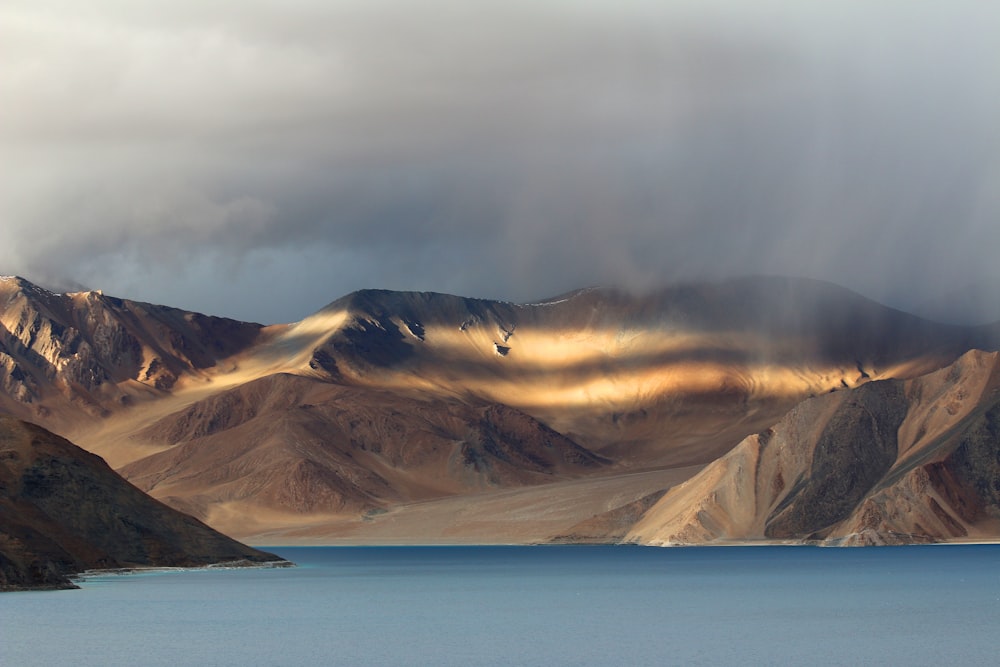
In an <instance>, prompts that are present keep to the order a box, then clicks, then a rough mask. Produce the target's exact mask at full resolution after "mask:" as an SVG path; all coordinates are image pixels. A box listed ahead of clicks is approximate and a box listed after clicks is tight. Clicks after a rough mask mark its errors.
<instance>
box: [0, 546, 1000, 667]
mask: <svg viewBox="0 0 1000 667" xmlns="http://www.w3.org/2000/svg"><path fill="white" fill-rule="evenodd" d="M271 550H272V551H276V552H277V553H279V554H281V555H282V556H284V557H286V558H289V559H291V560H293V561H295V562H296V563H298V564H299V567H297V568H293V569H275V570H226V571H210V570H209V571H188V572H172V573H157V574H142V575H130V576H101V577H96V578H91V579H88V580H86V581H85V582H83V584H82V585H83V590H79V591H59V592H38V593H7V594H3V595H0V664H3V665H55V664H74V665H102V666H105V665H171V666H174V665H303V664H322V665H547V666H548V665H662V664H704V665H716V664H731V665H735V664H760V665H766V664H774V665H777V664H793V663H798V664H805V663H810V664H830V665H860V664H878V663H881V664H909V665H941V664H964V665H975V664H983V665H986V664H996V663H997V661H998V660H1000V653H998V650H1000V546H948V547H897V548H877V549H876V548H869V549H819V548H810V547H747V548H741V547H728V548H704V547H702V548H686V549H679V548H674V549H656V548H641V547H579V546H558V547H412V548H411V547H380V548H360V547H359V548H349V547H348V548H278V549H273V548H272V549H271Z"/></svg>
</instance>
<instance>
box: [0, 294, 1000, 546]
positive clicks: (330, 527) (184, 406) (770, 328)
mask: <svg viewBox="0 0 1000 667" xmlns="http://www.w3.org/2000/svg"><path fill="white" fill-rule="evenodd" d="M998 349H1000V324H993V325H985V326H976V327H963V326H957V325H946V324H939V323H935V322H931V321H927V320H924V319H921V318H918V317H915V316H912V315H909V314H906V313H903V312H900V311H897V310H893V309H891V308H887V307H885V306H882V305H879V304H877V303H874V302H872V301H870V300H868V299H865V298H863V297H861V296H860V295H857V294H855V293H853V292H850V291H848V290H845V289H842V288H839V287H837V286H834V285H831V284H828V283H822V282H817V281H812V280H805V279H790V278H773V277H768V278H765V277H758V278H745V279H734V280H728V281H724V282H718V283H700V284H688V285H678V286H673V287H669V288H665V289H662V290H659V291H656V292H653V293H647V294H642V295H635V294H631V293H628V292H624V291H619V290H613V289H586V290H580V291H577V292H573V293H570V294H566V295H563V296H560V297H557V298H553V299H548V300H545V301H542V302H538V303H533V304H512V303H506V302H498V301H488V300H481V299H471V298H464V297H457V296H450V295H444V294H435V293H411V292H390V291H381V290H365V291H361V292H356V293H353V294H350V295H348V296H345V297H343V298H341V299H338V300H336V301H334V302H332V303H331V304H329V305H328V306H326V307H325V308H323V309H321V310H320V311H318V312H316V313H315V314H313V315H311V316H309V317H306V318H305V319H303V320H301V321H299V322H296V323H292V324H284V325H272V326H262V325H259V324H252V323H244V322H237V321H233V320H228V319H225V318H217V317H209V316H205V315H200V314H196V313H188V312H184V311H181V310H177V309H172V308H167V307H163V306H156V305H151V304H145V303H139V302H134V301H129V300H124V299H117V298H113V297H110V296H105V295H104V294H102V293H100V292H81V293H72V294H54V293H51V292H48V291H46V290H44V289H42V288H39V287H37V286H36V285H33V284H32V283H30V282H28V281H26V280H24V279H21V278H6V279H2V280H0V411H3V412H6V413H8V414H10V415H13V416H14V417H17V418H19V419H24V420H28V421H32V422H35V423H38V424H40V425H42V426H44V427H45V428H48V429H50V430H52V431H54V432H56V433H59V434H60V435H62V436H65V437H67V438H69V439H71V440H73V441H74V442H76V443H77V444H79V445H80V446H82V447H83V448H84V449H86V450H89V451H90V452H93V453H95V454H98V455H100V456H101V457H103V458H104V459H106V460H107V461H108V462H109V463H110V464H111V465H112V466H113V467H114V468H115V469H116V470H117V471H118V472H119V473H120V474H121V475H123V476H124V477H125V478H126V479H128V480H129V481H130V482H131V483H132V484H134V485H136V486H137V487H139V488H140V489H142V490H143V491H145V492H147V493H149V494H150V495H152V496H153V497H155V498H157V499H159V500H161V501H163V502H164V503H166V504H168V505H170V506H171V507H174V508H176V509H178V510H181V511H183V512H186V513H189V514H192V515H194V516H195V517H198V518H199V519H200V520H203V521H205V522H206V523H207V524H209V525H211V526H212V527H214V528H216V529H219V530H222V531H223V532H226V533H228V534H230V535H233V536H236V537H238V538H241V539H244V540H250V541H252V542H255V543H264V544H277V543H284V544H288V543H403V542H425V543H428V542H430V543H450V542H516V543H524V542H538V541H547V540H558V541H586V542H593V541H598V542H617V541H627V542H636V543H644V544H676V543H711V542H726V541H761V540H781V541H819V542H823V543H828V544H862V543H864V544H868V543H898V542H912V541H939V540H954V539H992V538H995V537H996V536H997V535H1000V532H998V531H1000V524H998V523H997V521H998V518H1000V509H998V507H1000V505H998V489H1000V468H998V464H997V460H998V452H1000V438H998V427H997V423H998V421H1000V417H998V416H997V415H998V412H997V411H998V410H1000V408H998V407H997V403H998V401H1000V399H998V397H997V387H998V381H997V376H998V371H997V360H996V354H995V352H996V350H998Z"/></svg>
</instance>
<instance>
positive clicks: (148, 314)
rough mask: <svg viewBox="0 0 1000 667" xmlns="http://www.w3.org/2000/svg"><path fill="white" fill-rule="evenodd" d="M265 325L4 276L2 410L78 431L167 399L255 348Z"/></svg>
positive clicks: (0, 291) (0, 303) (0, 281)
mask: <svg viewBox="0 0 1000 667" xmlns="http://www.w3.org/2000/svg"><path fill="white" fill-rule="evenodd" d="M261 328H262V327H261V326H260V325H258V324H247V323H244V322H236V321H233V320H227V319H223V318H218V317H207V316H204V315H199V314H197V313H188V312H184V311H181V310H177V309H175V308H167V307H164V306H155V305H152V304H147V303H139V302H135V301H128V300H125V299H116V298H114V297H109V296H105V295H104V294H103V293H101V292H93V291H92V292H77V293H73V294H54V293H52V292H49V291H48V290H45V289H42V288H41V287H38V286H37V285H34V284H32V283H30V282H28V281H27V280H24V279H23V278H18V277H3V278H0V389H2V391H0V409H3V410H5V411H6V412H8V413H10V414H15V415H18V416H21V417H24V418H28V419H36V420H40V421H44V422H46V423H48V424H52V425H67V426H71V425H72V424H73V423H74V422H76V421H79V420H81V419H86V418H87V417H89V416H96V417H102V416H107V415H109V414H110V413H111V412H113V411H115V410H118V409H121V408H123V407H127V406H129V405H130V404H132V403H133V402H135V401H137V400H139V401H141V400H148V399H151V398H156V397H157V396H160V395H162V394H163V393H165V392H168V391H169V390H170V389H171V388H172V387H173V386H174V385H175V384H176V383H177V381H178V380H180V379H182V378H184V377H189V376H198V375H200V374H202V373H204V372H205V371H207V370H208V369H210V368H212V367H214V366H215V365H216V364H217V363H218V361H219V360H220V359H224V358H228V357H231V356H232V355H233V354H235V353H236V352H238V351H240V350H241V349H244V348H246V347H248V346H249V345H251V344H252V343H253V342H254V341H255V340H256V338H257V336H258V334H259V332H260V330H261Z"/></svg>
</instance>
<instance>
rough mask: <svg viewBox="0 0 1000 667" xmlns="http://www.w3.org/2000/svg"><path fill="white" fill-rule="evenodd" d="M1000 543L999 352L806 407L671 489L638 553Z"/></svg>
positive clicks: (648, 519) (649, 520)
mask: <svg viewBox="0 0 1000 667" xmlns="http://www.w3.org/2000/svg"><path fill="white" fill-rule="evenodd" d="M997 536H1000V354H998V353H996V352H981V351H970V352H969V353H967V354H965V355H964V356H962V357H961V358H960V359H959V360H958V361H956V362H955V363H954V364H952V365H950V366H948V367H946V368H944V369H941V370H939V371H936V372H933V373H930V374H928V375H925V376H922V377H918V378H914V379H911V380H884V381H876V382H871V383H868V384H865V385H864V386H861V387H858V388H855V389H850V390H844V391H840V392H836V393H834V394H830V395H826V396H822V397H818V398H814V399H811V400H808V401H805V402H804V403H802V404H801V405H799V406H797V407H796V408H795V409H793V410H792V411H791V412H789V414H788V415H787V416H786V417H785V418H784V419H782V420H781V421H779V422H778V423H777V424H776V425H775V426H774V427H773V428H770V429H768V430H766V431H764V432H762V433H759V434H756V435H752V436H750V437H748V438H746V439H745V440H743V441H742V442H741V443H740V444H739V445H737V446H736V447H735V448H734V449H733V450H732V451H731V452H729V453H728V454H726V455H725V456H723V457H721V458H720V459H719V460H717V461H715V462H714V463H712V464H710V465H709V466H707V467H706V468H705V469H704V470H703V471H702V472H700V473H699V474H698V475H696V476H695V477H693V478H692V479H690V480H689V481H687V482H686V483H684V484H682V485H679V486H677V487H675V488H673V489H671V490H670V491H669V492H668V493H667V494H666V495H665V496H664V497H663V498H662V499H660V500H659V501H658V502H657V503H656V504H655V505H653V506H652V507H651V508H650V509H648V510H647V511H646V512H645V513H644V514H643V516H642V517H641V518H640V519H639V520H638V521H637V522H636V523H635V524H634V526H633V527H632V528H631V530H629V531H628V533H627V534H626V536H625V538H624V539H625V540H626V541H629V542H636V543H643V544H704V543H712V542H726V541H744V540H749V541H756V540H781V541H802V540H806V541H820V542H822V543H826V544H898V543H910V542H936V541H943V540H954V539H996V538H997Z"/></svg>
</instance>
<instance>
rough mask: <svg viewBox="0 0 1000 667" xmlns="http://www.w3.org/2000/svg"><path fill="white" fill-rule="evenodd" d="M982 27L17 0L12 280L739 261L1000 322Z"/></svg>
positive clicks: (923, 19) (842, 12)
mask: <svg viewBox="0 0 1000 667" xmlns="http://www.w3.org/2000/svg"><path fill="white" fill-rule="evenodd" d="M494 4H495V3H494ZM821 4H822V5H830V6H821ZM84 5H85V6H84ZM661 5H665V6H661ZM997 34H1000V10H998V9H995V8H992V7H991V6H990V5H988V4H987V3H982V2H972V1H971V0H958V1H956V2H951V3H938V2H930V1H929V0H928V1H924V0H917V1H907V2H903V1H901V0H898V1H892V0H882V1H876V2H864V3H862V2H853V1H850V2H846V3H836V4H835V6H834V4H833V3H800V2H793V1H792V0H771V1H766V2H755V3H743V2H738V1H737V0H717V1H715V2H694V0H690V1H682V2H671V3H653V2H640V1H638V0H631V1H626V2H620V3H604V2H592V3H587V2H579V1H574V2H570V1H569V0H546V1H545V2H540V3H539V2H536V3H531V4H529V3H518V2H514V3H504V4H502V6H485V5H484V6H479V3H468V2H461V3H460V2H445V1H443V0H430V1H429V2H420V3H417V2H411V1H409V0H385V1H382V2H365V3H361V2H353V1H352V2H340V3H330V2H320V1H318V0H316V1H312V0H300V1H297V2H277V1H276V0H274V1H262V0H254V1H252V2H241V3H238V4H235V3H234V4H228V3H222V2H204V1H199V2H194V1H193V0H175V1H173V2H169V3H167V2H143V3H136V2H132V1H125V0H120V1H113V0H100V1H96V2H91V3H73V2H65V3H59V2H48V1H44V2H43V1H40V0H33V1H32V2H30V3H29V2H19V1H14V0H12V1H9V2H5V3H4V6H3V8H0V58H2V61H3V62H4V67H3V68H2V69H0V104H2V108H3V109H4V112H3V113H2V114H0V156H2V157H0V160H2V162H3V165H4V178H3V180H2V181H0V206H2V210H0V214H2V219H3V223H2V225H3V231H4V237H5V238H4V242H3V244H0V272H16V273H22V274H25V275H26V276H27V277H29V278H34V279H37V280H47V281H51V282H53V283H58V284H77V282H76V281H79V283H84V284H88V285H90V286H93V287H95V288H96V287H101V288H103V289H105V290H106V291H108V292H111V293H117V294H121V295H123V296H129V297H133V298H139V299H144V300H149V301H157V302H162V303H169V304H172V305H178V306H182V307H188V308H195V309H200V310H204V311H207V312H212V313H217V314H226V315H232V316H237V317H242V318H246V319H255V320H264V321H287V320H293V319H298V318H300V317H302V316H304V315H306V314H308V313H309V312H311V311H313V310H315V309H316V308H318V307H320V306H321V305H323V304H324V303H325V302H327V301H330V300H332V299H334V298H336V297H337V296H340V295H341V294H343V293H345V292H347V291H349V290H353V289H357V288H361V287H387V288H394V289H422V290H438V291H450V292H457V293H461V294H466V295H472V296H486V297H495V298H505V299H512V300H530V299H535V298H540V297H544V296H548V295H551V294H555V293H558V292H561V291H565V290H568V289H571V288H575V287H580V286H584V285H590V284H595V283H603V284H608V283H613V284H621V285H626V286H635V287H651V286H654V285H657V284H662V283H664V282H668V281H672V280H678V279H688V278H703V277H718V276H724V275H732V274H739V273H785V274H800V275H809V276H813V277H819V278H825V279H828V280H833V281H835V282H839V283H841V284H845V285H847V286H849V287H852V288H855V289H858V290H859V291H862V292H864V293H866V294H868V295H870V296H873V297H875V298H879V299H882V300H886V301H889V302H891V303H893V304H895V305H900V306H904V307H921V306H923V307H926V308H928V309H930V312H932V314H937V315H940V316H963V317H987V316H989V317H1000V304H997V303H995V302H996V301H998V299H997V297H996V295H997V294H998V289H1000V288H998V286H1000V263H997V262H995V260H994V255H995V249H996V248H998V247H1000V224H997V223H998V213H1000V123H998V121H997V120H996V119H997V118H1000V78H998V77H996V76H995V71H996V65H997V64H998V63H1000V45H998V43H997V40H996V39H995V36H996V35H997ZM958 294H961V295H964V296H963V298H957V297H956V295H958ZM991 300H992V301H991ZM966 302H967V303H966ZM959 303H961V304H964V305H962V306H961V309H957V306H956V304H959ZM942 304H945V305H948V306H949V307H950V308H951V311H952V312H947V311H946V309H945V308H944V306H943V305H942ZM990 308H992V310H990ZM958 310H961V311H962V312H958Z"/></svg>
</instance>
